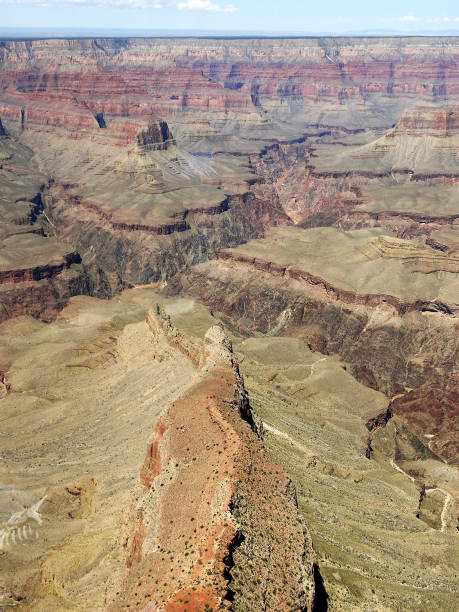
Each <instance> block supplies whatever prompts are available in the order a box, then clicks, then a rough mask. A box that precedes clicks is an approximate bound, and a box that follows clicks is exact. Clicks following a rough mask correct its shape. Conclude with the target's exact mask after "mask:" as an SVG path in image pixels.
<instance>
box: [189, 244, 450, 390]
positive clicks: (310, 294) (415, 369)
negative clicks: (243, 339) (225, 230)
mask: <svg viewBox="0 0 459 612" xmlns="http://www.w3.org/2000/svg"><path fill="white" fill-rule="evenodd" d="M236 252H237V251H236ZM221 257H222V259H221V260H220V261H219V262H218V263H214V262H210V263H208V264H203V265H201V266H196V267H195V268H194V269H193V271H192V273H191V274H190V273H189V274H187V275H186V278H185V277H184V278H183V286H184V290H185V291H186V292H187V293H190V294H192V295H194V296H196V297H198V296H199V298H200V299H201V300H203V302H204V303H205V304H206V305H208V306H209V307H210V308H213V309H215V310H219V311H221V312H223V313H225V314H226V315H227V316H230V317H232V318H233V319H234V320H235V321H237V324H238V325H239V326H240V328H241V329H244V330H251V331H260V332H262V333H264V334H268V335H278V334H283V335H285V334H286V333H287V334H291V335H293V336H295V337H301V338H302V339H303V340H304V341H305V342H306V343H307V344H308V345H309V346H310V347H311V348H312V349H313V350H315V351H320V352H322V353H325V354H333V353H338V354H339V355H340V356H341V357H342V359H343V360H345V361H346V362H347V363H348V367H349V369H350V371H351V372H352V374H353V375H354V376H355V377H356V378H357V379H358V380H360V381H361V382H363V383H364V384H366V385H368V386H370V387H372V388H374V389H380V390H382V391H384V392H386V393H388V394H389V395H391V394H395V393H398V392H400V391H402V390H403V389H404V388H405V387H411V388H413V387H418V386H420V385H422V384H423V383H425V382H426V381H427V380H429V379H430V378H431V377H432V376H434V375H435V373H436V372H442V373H445V374H446V373H449V372H451V371H454V369H455V367H456V363H457V345H456V343H455V341H454V340H453V337H454V335H455V334H456V333H457V319H456V317H455V316H451V313H449V314H448V312H444V313H442V308H441V306H440V305H439V304H434V303H430V304H428V303H427V302H423V301H419V303H418V304H417V305H416V304H413V303H412V304H410V305H408V307H407V305H406V304H405V305H404V306H403V307H402V308H401V309H400V307H401V304H400V302H399V301H398V300H394V299H393V298H391V296H390V295H379V296H378V295H376V294H374V295H371V296H369V295H367V296H366V297H365V296H363V295H356V294H355V293H353V292H352V291H344V292H343V291H341V290H340V289H339V288H338V287H335V286H333V285H332V284H330V283H325V284H324V283H323V281H321V279H320V278H317V277H311V276H309V275H307V274H305V273H304V272H301V271H296V272H297V273H295V270H293V269H290V270H288V272H286V271H285V269H283V268H282V267H280V266H278V265H276V264H271V263H270V262H269V261H264V262H260V261H258V262H257V261H253V260H246V261H244V259H243V258H242V260H241V258H240V257H238V256H237V255H236V256H232V255H229V254H225V253H223V254H222V255H221ZM435 312H437V313H438V314H433V313H435ZM419 354H422V359H419V358H418V355H419Z"/></svg>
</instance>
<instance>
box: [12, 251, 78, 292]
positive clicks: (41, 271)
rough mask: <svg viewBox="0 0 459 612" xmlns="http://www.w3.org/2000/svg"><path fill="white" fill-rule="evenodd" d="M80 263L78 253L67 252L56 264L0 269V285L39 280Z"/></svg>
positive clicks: (54, 275)
mask: <svg viewBox="0 0 459 612" xmlns="http://www.w3.org/2000/svg"><path fill="white" fill-rule="evenodd" d="M80 263H81V257H80V255H79V253H68V254H67V255H65V256H64V260H63V261H62V262H61V263H59V264H56V265H53V264H47V265H43V266H35V267H33V268H24V269H20V270H0V285H3V284H6V283H27V282H29V281H40V280H43V279H45V278H54V277H56V276H57V275H58V274H60V273H61V272H62V271H63V270H66V269H67V268H69V267H70V266H71V265H73V264H80Z"/></svg>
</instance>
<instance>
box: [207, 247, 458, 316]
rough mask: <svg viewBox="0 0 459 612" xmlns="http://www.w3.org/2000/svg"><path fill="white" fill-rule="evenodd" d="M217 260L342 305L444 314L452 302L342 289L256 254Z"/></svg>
mask: <svg viewBox="0 0 459 612" xmlns="http://www.w3.org/2000/svg"><path fill="white" fill-rule="evenodd" d="M217 258H218V259H222V260H224V261H225V260H226V261H234V262H238V263H242V264H247V265H249V266H251V267H253V268H255V269H256V270H260V271H263V272H267V273H268V274H271V275H272V276H280V277H285V278H286V279H293V280H296V281H299V282H301V283H303V284H305V285H306V286H308V287H311V288H313V289H316V290H318V291H320V292H321V293H322V294H323V295H326V296H327V297H328V298H330V299H331V300H334V301H335V300H336V301H340V302H343V303H345V304H360V305H363V306H370V307H375V306H380V305H381V304H388V305H390V306H392V307H393V308H394V309H395V311H396V312H397V314H399V315H401V314H402V315H403V314H406V313H408V312H416V311H417V312H422V311H425V310H431V311H439V312H445V313H449V314H450V313H451V311H450V308H453V305H447V304H443V303H441V302H439V301H436V300H435V301H424V300H416V301H412V302H404V301H402V300H400V299H398V298H396V297H394V296H393V295H390V294H384V293H378V294H376V293H375V294H372V293H355V292H352V291H346V290H345V289H341V288H340V287H336V286H335V285H332V284H331V283H330V282H328V281H326V280H325V279H323V278H321V277H320V276H316V275H314V274H311V273H309V272H306V271H305V270H300V269H298V268H293V267H291V268H287V267H283V266H279V265H278V264H275V263H272V262H269V261H265V260H262V259H257V258H256V257H247V256H245V255H242V254H239V253H234V252H232V251H223V250H222V251H219V253H218V254H217Z"/></svg>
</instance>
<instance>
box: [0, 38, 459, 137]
mask: <svg viewBox="0 0 459 612" xmlns="http://www.w3.org/2000/svg"><path fill="white" fill-rule="evenodd" d="M0 53H1V55H0V58H1V61H0V64H1V66H2V70H1V74H0V83H1V86H2V88H3V89H4V93H3V95H2V98H3V100H4V106H3V108H2V110H1V111H0V115H2V116H8V117H10V118H12V119H13V120H15V121H17V122H18V123H19V124H21V122H22V119H21V111H20V109H24V115H25V121H24V122H25V126H27V125H28V124H29V123H30V124H33V123H34V122H37V121H38V122H40V121H41V120H43V119H44V117H45V116H46V117H47V119H46V120H47V121H50V122H52V123H53V124H54V125H56V126H57V125H62V123H63V119H62V116H63V113H64V112H65V111H64V110H62V107H63V103H65V105H68V108H69V109H74V110H75V111H76V114H78V115H79V116H80V117H81V119H80V121H79V122H77V123H74V126H75V128H77V127H78V126H80V127H83V126H86V127H87V128H89V129H91V128H93V129H97V128H98V124H97V121H96V119H95V118H94V115H95V114H96V113H103V116H104V117H105V116H110V115H112V116H124V117H126V116H139V115H140V116H148V115H151V113H155V114H157V115H159V116H161V117H165V118H166V119H170V118H171V117H174V116H176V115H177V114H179V113H180V115H183V114H184V113H185V114H186V113H191V114H197V115H199V114H201V113H202V112H203V111H205V112H207V113H209V112H210V113H212V114H215V113H228V114H229V115H236V114H237V115H238V119H241V118H242V119H244V116H245V117H247V116H250V115H254V116H255V118H254V123H255V124H257V123H259V118H257V115H259V113H260V112H261V111H264V112H267V113H268V116H271V117H276V116H278V115H279V116H283V117H284V118H286V117H288V116H289V115H290V116H293V115H295V114H297V113H298V111H300V112H301V110H303V109H304V106H305V105H306V106H309V107H311V108H312V109H315V110H314V113H315V115H316V116H314V117H311V119H312V120H311V123H319V122H320V121H318V120H317V118H318V116H319V107H320V106H322V113H320V114H321V115H322V117H323V118H324V119H325V120H324V121H322V123H328V124H331V125H336V119H335V121H334V122H331V123H330V119H331V116H332V114H333V113H334V114H335V116H336V117H337V118H338V117H340V119H341V118H342V117H343V116H344V117H345V118H346V123H347V124H348V125H347V126H346V127H354V126H356V127H361V124H360V125H357V123H360V121H361V120H359V119H357V118H355V117H354V118H352V116H351V114H350V113H349V112H347V111H346V112H344V113H343V112H342V111H343V110H344V109H345V107H346V105H347V103H348V102H349V101H354V100H355V101H357V102H358V103H360V104H362V103H368V102H369V100H371V99H372V98H375V99H376V98H377V97H378V96H379V97H383V98H385V99H386V100H387V103H388V105H392V104H393V103H394V101H396V100H400V99H409V98H411V99H413V97H414V96H416V97H417V98H418V99H419V98H424V99H430V100H438V99H440V100H447V99H449V98H451V97H454V96H456V95H457V94H458V92H459V83H458V79H457V72H456V70H455V66H456V64H455V62H456V61H457V53H458V52H457V46H456V45H455V43H454V40H449V39H445V38H442V39H435V38H431V39H417V38H408V39H398V38H397V39H390V38H387V39H358V38H354V39H345V38H341V39H340V38H335V39H326V38H322V39H302V40H290V41H288V43H287V44H285V45H284V44H279V41H271V40H257V41H245V40H230V41H225V40H186V39H184V40H79V41H54V40H48V41H32V42H4V43H3V44H2V48H1V49H0ZM152 57H154V58H155V59H154V62H153V63H152V60H151V58H152ZM32 66H33V69H32V70H31V68H32ZM147 71H148V76H146V73H147ZM133 96H134V97H135V99H133ZM45 99H47V100H49V99H51V100H54V101H56V102H58V103H60V109H57V108H56V109H54V110H53V109H51V110H50V112H49V113H48V114H45V112H44V110H39V111H37V113H36V114H32V112H31V113H30V114H29V108H30V111H32V109H33V108H34V105H36V106H37V108H38V105H39V103H40V100H45ZM27 101H28V102H27ZM139 102H141V104H140V105H139ZM324 104H325V106H326V108H325V116H324V115H323V110H324ZM394 106H396V104H394ZM333 107H335V108H334V110H333ZM327 115H328V117H327ZM40 117H42V119H40ZM338 121H339V124H341V125H342V121H340V120H338ZM373 121H374V120H373ZM386 121H387V119H386ZM384 125H387V123H384ZM379 127H381V125H379ZM190 129H192V128H191V127H187V128H185V130H186V131H188V130H190Z"/></svg>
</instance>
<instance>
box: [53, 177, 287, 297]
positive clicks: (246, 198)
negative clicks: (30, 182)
mask: <svg viewBox="0 0 459 612" xmlns="http://www.w3.org/2000/svg"><path fill="white" fill-rule="evenodd" d="M67 194H68V191H67V189H66V187H65V186H59V185H52V186H51V187H50V189H49V191H47V192H45V194H44V200H45V203H46V211H47V214H48V216H49V218H50V219H51V220H52V222H53V225H54V229H55V231H56V232H57V235H58V236H59V235H61V234H62V235H65V236H66V238H67V240H71V241H72V244H75V245H76V246H77V248H78V251H79V252H80V253H81V254H82V259H83V262H85V261H86V259H88V260H89V261H91V260H93V259H94V257H95V258H96V260H97V261H98V262H103V263H102V265H103V269H104V270H105V271H106V273H107V274H113V275H115V277H117V278H118V277H119V278H122V279H123V281H124V282H125V283H126V284H134V285H138V284H145V283H150V282H156V281H159V280H166V279H169V278H171V277H172V276H174V275H175V274H177V273H179V272H181V271H183V270H184V269H185V268H186V267H188V266H189V265H192V264H195V263H198V262H201V261H206V260H208V259H210V258H212V257H214V256H215V255H216V253H217V252H218V251H219V249H221V248H223V247H229V246H236V245H237V244H240V243H241V242H244V241H245V240H247V239H248V238H250V237H256V236H259V235H261V234H262V232H263V231H264V229H265V228H267V227H270V226H271V225H278V224H280V223H282V222H288V217H287V216H286V215H285V213H284V212H283V211H282V209H281V208H280V206H279V205H278V204H277V203H276V202H274V203H272V202H269V201H267V200H261V199H260V198H257V197H256V196H254V195H253V194H251V193H245V194H242V195H233V196H229V197H228V198H226V199H224V200H223V202H222V204H221V205H219V206H217V207H216V208H215V209H214V208H211V209H210V210H209V209H207V208H205V209H196V210H190V211H188V212H185V213H183V215H182V219H181V220H180V219H178V220H176V221H173V222H170V223H167V224H165V225H164V226H154V227H153V226H146V225H136V224H124V223H118V222H115V221H113V220H111V219H110V217H109V216H107V215H106V214H103V213H102V212H101V211H100V209H99V208H96V207H95V206H94V205H92V204H91V203H88V202H86V201H85V200H84V199H82V198H78V197H75V196H73V195H71V192H70V194H69V195H67Z"/></svg>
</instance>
